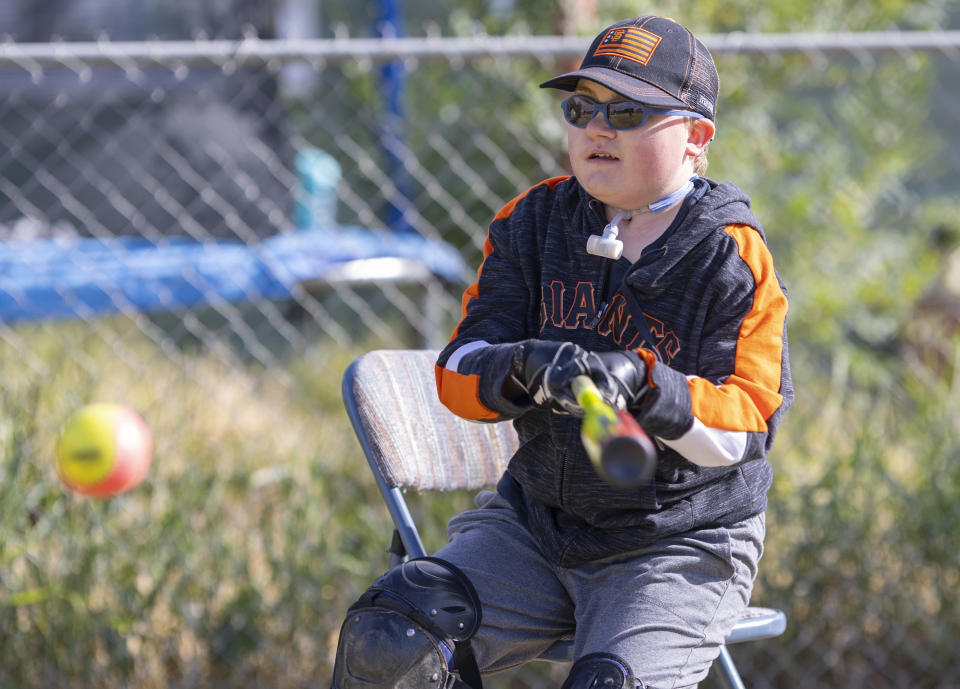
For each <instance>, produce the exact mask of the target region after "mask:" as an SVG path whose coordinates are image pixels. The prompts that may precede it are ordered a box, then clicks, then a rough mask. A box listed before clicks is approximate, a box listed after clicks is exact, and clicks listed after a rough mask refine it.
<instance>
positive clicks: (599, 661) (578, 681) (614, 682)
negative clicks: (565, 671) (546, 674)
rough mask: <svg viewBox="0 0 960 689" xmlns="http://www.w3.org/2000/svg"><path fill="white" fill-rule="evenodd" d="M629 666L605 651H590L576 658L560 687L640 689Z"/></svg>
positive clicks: (640, 685) (640, 683)
mask: <svg viewBox="0 0 960 689" xmlns="http://www.w3.org/2000/svg"><path fill="white" fill-rule="evenodd" d="M642 688H643V683H642V682H638V681H637V680H636V679H635V678H634V676H633V672H632V671H631V670H630V666H629V665H627V664H626V663H625V662H624V661H623V660H621V659H620V658H618V657H617V656H614V655H609V654H607V653H591V654H590V655H586V656H583V657H582V658H580V659H579V660H577V661H576V662H575V663H574V664H573V666H572V667H571V668H570V674H569V675H567V679H566V680H565V681H564V683H563V686H562V687H560V689H642Z"/></svg>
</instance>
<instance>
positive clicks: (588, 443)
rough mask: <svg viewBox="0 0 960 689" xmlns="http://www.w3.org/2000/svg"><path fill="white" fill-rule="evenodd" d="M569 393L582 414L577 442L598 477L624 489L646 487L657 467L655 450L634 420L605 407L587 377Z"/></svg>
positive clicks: (579, 379)
mask: <svg viewBox="0 0 960 689" xmlns="http://www.w3.org/2000/svg"><path fill="white" fill-rule="evenodd" d="M571 389H572V392H573V395H574V397H576V399H577V403H578V404H579V405H580V406H581V407H583V410H584V412H585V415H584V418H583V426H582V428H581V431H580V438H581V439H582V440H583V446H584V448H585V449H586V451H587V455H588V456H589V457H590V461H592V462H593V467H594V469H596V471H597V474H598V475H599V476H600V477H601V478H602V479H604V480H605V481H607V482H609V483H611V484H613V485H615V486H620V487H624V488H628V487H636V486H642V485H645V484H647V483H649V482H650V481H651V480H652V479H653V473H654V471H655V470H656V466H657V448H656V447H655V446H654V444H653V441H652V440H651V439H650V436H649V435H647V434H646V432H644V430H643V429H642V428H640V425H639V424H638V423H637V420H636V419H634V418H633V416H631V415H630V412H628V411H626V410H617V409H614V408H613V407H612V406H610V405H609V404H607V402H605V401H604V399H603V397H602V396H601V395H600V391H599V390H598V389H597V386H596V384H595V383H594V382H593V380H591V379H590V377H589V376H583V375H581V376H577V377H576V378H574V379H573V382H572V383H571Z"/></svg>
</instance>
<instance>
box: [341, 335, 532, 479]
mask: <svg viewBox="0 0 960 689" xmlns="http://www.w3.org/2000/svg"><path fill="white" fill-rule="evenodd" d="M438 354H439V352H438V351H436V350H422V349H421V350H377V351H373V352H369V353H367V354H364V355H362V356H360V357H359V358H357V359H356V360H354V362H353V363H352V364H351V365H350V367H349V368H348V369H347V372H346V374H345V375H344V380H343V399H344V404H345V405H346V406H347V412H348V414H350V419H351V421H352V422H353V424H354V430H355V431H356V432H357V434H358V437H359V439H360V442H361V444H363V445H365V447H364V451H365V452H366V454H367V458H368V460H371V461H372V462H375V464H376V466H375V467H372V468H373V469H374V470H375V472H379V474H380V475H381V476H382V477H383V479H384V481H385V482H386V484H387V485H388V486H391V487H400V488H413V489H415V490H418V491H432V490H457V489H471V490H472V489H479V488H483V487H485V486H491V485H494V484H495V483H496V482H497V481H498V480H499V478H500V476H501V475H502V474H503V471H504V469H505V468H506V464H507V460H508V459H509V458H510V457H511V455H513V453H514V452H515V451H516V449H517V445H518V440H517V435H516V431H514V429H513V425H512V424H510V423H495V424H489V423H474V422H471V421H467V420H465V419H462V418H460V417H458V416H456V415H455V414H453V413H452V412H451V411H450V410H449V409H447V408H446V407H444V406H443V404H442V403H441V402H440V400H439V399H438V398H437V387H436V376H435V373H434V365H435V363H436V360H437V355H438Z"/></svg>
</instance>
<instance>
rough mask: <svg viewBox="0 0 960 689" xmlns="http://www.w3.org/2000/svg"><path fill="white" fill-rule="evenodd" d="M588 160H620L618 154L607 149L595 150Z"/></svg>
mask: <svg viewBox="0 0 960 689" xmlns="http://www.w3.org/2000/svg"><path fill="white" fill-rule="evenodd" d="M588 160H620V159H619V158H617V156H615V155H613V154H612V153H607V152H605V151H594V152H593V153H591V154H590V155H589V156H588Z"/></svg>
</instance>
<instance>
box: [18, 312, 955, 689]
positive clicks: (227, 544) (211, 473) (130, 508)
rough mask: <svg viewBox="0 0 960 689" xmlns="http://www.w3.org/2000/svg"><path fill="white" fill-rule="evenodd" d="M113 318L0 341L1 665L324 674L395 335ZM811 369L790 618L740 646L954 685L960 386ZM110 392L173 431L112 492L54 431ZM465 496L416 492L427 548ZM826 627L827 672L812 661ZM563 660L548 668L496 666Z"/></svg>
mask: <svg viewBox="0 0 960 689" xmlns="http://www.w3.org/2000/svg"><path fill="white" fill-rule="evenodd" d="M102 327H103V328H104V329H103V330H100V331H99V332H98V334H97V335H96V336H91V334H90V332H89V327H85V326H79V325H63V326H56V327H55V328H51V327H45V328H39V327H38V328H34V329H25V330H18V331H17V332H16V333H15V336H14V333H12V331H11V332H8V336H7V337H5V338H4V339H3V344H2V345H0V365H2V367H3V376H4V384H3V387H2V391H0V686H3V687H7V686H11V687H24V688H31V687H77V686H97V687H104V688H108V689H109V688H111V687H143V688H144V689H152V688H154V687H156V688H158V689H159V688H161V687H163V688H164V689H168V688H171V687H208V686H216V687H238V688H244V689H246V688H248V687H275V688H278V689H282V688H286V687H324V688H325V687H327V686H328V682H329V677H330V672H331V663H332V659H333V652H334V649H335V646H336V636H337V633H338V631H339V626H340V622H341V619H342V616H343V613H344V611H345V609H346V607H347V606H348V605H349V604H350V603H352V602H353V600H355V599H356V597H357V596H358V595H359V594H360V593H361V592H362V591H363V589H365V588H366V586H367V585H368V584H369V583H370V581H371V580H372V579H373V578H374V577H376V576H377V575H378V574H379V573H380V572H381V571H382V570H383V569H384V567H385V566H386V563H387V557H386V552H385V550H386V547H387V545H388V540H389V539H388V536H389V527H388V521H389V520H388V516H387V513H386V510H385V509H384V508H383V507H382V504H381V501H380V499H379V496H378V495H377V493H376V489H375V486H374V484H373V481H372V479H371V478H370V477H369V474H368V470H367V468H366V465H365V462H364V460H363V458H362V455H361V453H360V451H359V449H358V447H357V446H356V442H355V439H354V437H353V434H352V432H351V431H350V429H349V424H348V422H347V419H346V416H345V414H344V412H343V409H342V405H341V402H340V393H339V385H340V379H341V376H342V373H343V370H344V369H345V368H346V365H347V364H348V363H349V361H350V360H351V359H352V358H353V357H354V356H355V355H357V354H359V353H360V352H361V351H363V350H365V349H369V348H373V347H375V346H378V343H376V342H364V343H360V344H358V345H356V347H354V348H351V349H349V350H342V349H338V348H336V347H333V346H330V345H328V344H324V343H322V342H318V343H317V344H315V345H313V346H312V347H310V348H309V349H308V350H307V351H305V352H301V353H299V354H297V355H296V356H287V357H286V358H284V359H283V361H282V366H281V367H280V369H274V368H270V369H266V368H264V367H263V366H261V365H259V364H251V363H244V362H243V361H242V359H239V358H237V357H235V356H234V355H232V354H230V353H228V352H224V351H211V350H202V351H201V350H196V351H190V350H189V349H183V348H181V349H176V350H171V349H170V348H169V347H168V346H167V345H166V344H158V343H157V342H156V341H155V340H153V339H151V338H149V337H146V336H144V335H142V331H140V330H138V329H136V328H130V327H128V325H127V324H123V323H120V322H118V323H113V324H110V323H107V324H104V325H103V326H102ZM24 362H26V364H27V365H24ZM37 362H42V366H39V365H36V364H37ZM795 368H796V370H797V372H798V376H797V379H798V381H799V382H801V386H800V394H799V396H798V401H797V404H796V407H795V409H794V410H793V411H792V412H791V415H790V416H789V417H788V420H787V423H786V424H785V426H784V428H783V430H782V433H781V436H780V438H779V439H778V442H777V448H776V452H775V456H774V457H773V458H772V459H773V462H774V464H775V466H776V469H777V481H776V483H775V486H774V489H773V491H772V493H771V510H770V515H769V521H768V529H769V538H768V543H767V554H766V556H765V559H764V561H763V564H762V567H761V580H760V582H759V584H758V591H757V594H756V597H755V600H756V602H758V603H761V604H764V603H766V604H772V605H778V606H781V607H783V608H784V609H786V610H787V613H788V616H789V617H790V627H789V630H788V633H787V635H786V636H785V637H784V638H783V639H781V640H777V641H771V642H764V643H762V644H752V645H748V646H744V647H738V648H736V649H734V654H735V657H736V658H737V659H738V661H739V662H740V664H741V668H742V669H743V670H744V673H745V675H746V676H747V678H748V679H749V680H752V681H753V682H755V683H756V686H778V687H791V686H797V687H801V686H853V685H863V686H868V685H869V686H874V687H887V686H889V687H895V686H907V685H908V684H909V686H912V687H942V686H944V687H945V686H949V685H948V684H946V683H943V681H941V680H942V677H941V678H938V677H937V676H936V675H937V673H936V672H935V669H937V670H939V668H947V667H949V662H950V658H952V655H951V654H952V648H953V645H954V643H953V640H955V639H956V638H958V636H960V622H958V620H960V615H958V612H960V610H958V607H957V600H956V597H955V596H954V595H952V594H950V592H955V591H957V590H958V589H960V586H958V584H960V581H958V574H957V573H958V572H960V558H958V555H957V550H956V548H955V547H954V546H953V542H954V540H955V538H954V537H953V530H954V528H955V525H956V523H957V520H958V516H960V507H958V497H960V462H958V461H957V458H958V454H960V453H958V442H957V433H956V431H957V428H956V425H957V421H956V419H957V416H956V411H957V405H956V392H957V391H956V390H954V389H952V386H951V385H950V384H949V382H940V383H936V384H934V383H931V382H930V381H920V380H919V379H916V378H908V377H902V376H901V377H898V378H897V380H896V381H895V383H896V384H895V385H888V384H887V383H884V384H883V385H879V384H875V383H872V384H871V385H863V384H861V383H859V382H858V381H857V380H856V365H855V364H850V365H849V366H847V367H846V368H845V369H844V371H845V372H843V374H842V375H836V376H834V380H833V381H832V382H831V381H822V380H817V379H816V376H815V373H814V372H813V371H814V369H813V367H812V366H809V365H808V364H806V363H805V362H803V361H802V360H801V361H798V362H795ZM891 370H893V369H892V368H891ZM938 380H939V379H938ZM811 381H814V382H816V383H817V384H818V385H822V386H824V387H823V388H821V389H820V390H812V389H811V387H810V382H811ZM831 385H832V386H833V387H829V386H831ZM937 385H939V387H936V386H937ZM931 386H933V388H931ZM880 390H886V391H887V392H885V393H883V394H881V393H880V392H879V391H880ZM821 393H822V394H821ZM93 400H104V401H121V402H125V403H128V404H131V405H132V406H134V407H136V408H138V409H139V410H140V411H141V412H142V413H143V415H144V417H145V418H146V420H147V422H148V424H149V425H150V427H151V428H152V430H153V433H154V437H155V442H156V452H155V461H154V464H153V467H152V469H151V472H150V475H149V476H148V478H147V480H146V481H145V482H144V483H143V484H142V485H141V486H139V487H138V488H136V489H135V490H133V491H131V492H130V493H128V494H126V495H123V496H119V497H117V498H114V499H112V500H107V501H101V500H92V499H87V498H80V497H77V496H74V495H72V494H70V493H69V492H67V491H65V490H64V489H63V488H62V487H61V486H60V484H59V483H58V482H57V480H56V476H55V473H54V469H53V445H54V442H55V438H56V431H57V429H58V428H59V427H60V426H61V425H62V423H63V421H64V419H66V417H67V416H68V415H69V414H70V413H71V412H72V411H73V410H74V409H75V408H77V407H78V406H80V405H81V404H84V403H86V402H89V401H93ZM825 400H828V402H825ZM470 500H471V496H469V495H466V494H460V493H455V494H451V495H447V496H443V497H440V498H439V499H431V500H425V499H424V500H420V499H416V498H415V499H414V505H415V507H414V509H415V511H416V512H417V513H418V515H419V519H420V521H421V523H422V524H423V525H424V527H425V528H424V537H425V540H426V541H427V543H428V546H429V547H436V546H439V545H440V544H441V543H442V540H443V530H444V524H445V521H446V518H447V517H448V516H449V515H451V514H453V513H454V512H455V511H458V510H460V509H463V508H465V507H467V506H468V505H469V504H470ZM825 648H826V649H829V650H830V653H832V654H833V656H831V657H828V658H827V661H828V663H827V665H826V667H827V669H826V670H821V673H822V674H821V675H820V676H818V677H815V678H812V679H811V678H810V677H807V678H805V679H804V678H802V677H799V676H798V674H797V673H796V671H795V668H796V667H802V666H804V665H806V666H809V667H821V668H822V667H824V665H823V662H822V658H823V654H824V649H825ZM917 648H922V649H924V651H923V652H924V655H918V654H917V652H916V649H917ZM805 659H808V660H805ZM814 659H816V661H817V662H813V661H814ZM564 672H565V669H564V668H563V667H562V666H554V665H550V664H545V663H535V664H531V665H529V666H527V667H526V668H524V669H523V670H522V671H520V672H518V673H505V674H503V675H500V676H497V677H494V678H491V680H490V682H489V684H490V686H491V687H510V688H513V687H522V686H527V687H552V686H558V685H559V684H560V683H561V682H562V678H563V675H564ZM944 676H946V675H944ZM952 677H953V679H952V680H951V681H954V680H956V674H954V675H953V676H952ZM905 678H906V679H909V682H908V683H904V682H905V681H906V680H905Z"/></svg>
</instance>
